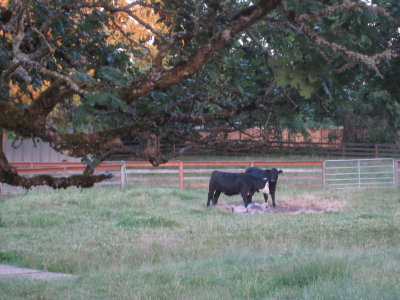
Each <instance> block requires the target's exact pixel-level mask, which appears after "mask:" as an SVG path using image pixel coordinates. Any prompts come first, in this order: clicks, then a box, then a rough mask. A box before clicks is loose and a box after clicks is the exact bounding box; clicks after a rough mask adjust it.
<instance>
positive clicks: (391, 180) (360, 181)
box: [323, 158, 397, 189]
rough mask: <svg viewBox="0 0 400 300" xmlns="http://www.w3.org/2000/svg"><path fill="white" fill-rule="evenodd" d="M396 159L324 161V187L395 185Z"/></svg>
mask: <svg viewBox="0 0 400 300" xmlns="http://www.w3.org/2000/svg"><path fill="white" fill-rule="evenodd" d="M396 163H397V162H396V161H395V160H394V159H391V158H377V159H342V160H326V161H324V166H323V172H324V187H328V188H334V189H354V188H385V187H391V186H396V175H397V174H396V172H397V168H396Z"/></svg>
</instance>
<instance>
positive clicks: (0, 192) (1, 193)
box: [0, 182, 3, 197]
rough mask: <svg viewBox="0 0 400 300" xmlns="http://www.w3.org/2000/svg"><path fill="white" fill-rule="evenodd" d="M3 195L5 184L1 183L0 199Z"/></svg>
mask: <svg viewBox="0 0 400 300" xmlns="http://www.w3.org/2000/svg"><path fill="white" fill-rule="evenodd" d="M2 195H3V183H1V182H0V197H1V196H2Z"/></svg>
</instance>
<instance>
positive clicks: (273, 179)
mask: <svg viewBox="0 0 400 300" xmlns="http://www.w3.org/2000/svg"><path fill="white" fill-rule="evenodd" d="M281 173H283V171H282V170H279V171H278V170H277V169H276V168H272V169H271V182H276V181H277V180H278V176H279V174H281Z"/></svg>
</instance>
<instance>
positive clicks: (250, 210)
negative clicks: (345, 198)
mask: <svg viewBox="0 0 400 300" xmlns="http://www.w3.org/2000/svg"><path fill="white" fill-rule="evenodd" d="M262 204H263V203H262V202H260V203H252V204H249V206H248V207H247V209H246V208H245V207H244V205H243V202H235V203H226V204H225V203H221V204H217V205H214V206H213V208H214V209H218V210H221V211H226V212H233V213H238V214H259V213H269V214H300V213H323V212H326V211H340V210H341V209H342V208H343V207H344V206H345V203H344V202H339V201H321V200H318V199H316V198H311V197H310V198H304V197H302V198H294V199H280V200H277V202H276V207H272V206H267V207H265V204H264V205H262Z"/></svg>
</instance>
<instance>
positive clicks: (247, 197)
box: [240, 192, 253, 207]
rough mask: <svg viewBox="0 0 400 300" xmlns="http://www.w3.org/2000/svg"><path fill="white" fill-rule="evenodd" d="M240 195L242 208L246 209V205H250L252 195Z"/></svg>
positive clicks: (246, 193) (242, 193) (243, 193)
mask: <svg viewBox="0 0 400 300" xmlns="http://www.w3.org/2000/svg"><path fill="white" fill-rule="evenodd" d="M240 194H241V195H242V198H243V202H244V206H245V207H247V205H249V204H250V203H251V197H252V196H253V194H251V193H250V192H241V193H240Z"/></svg>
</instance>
